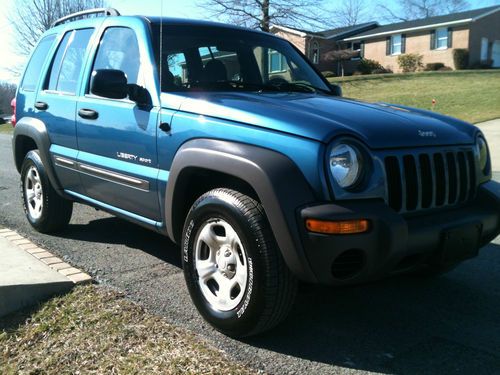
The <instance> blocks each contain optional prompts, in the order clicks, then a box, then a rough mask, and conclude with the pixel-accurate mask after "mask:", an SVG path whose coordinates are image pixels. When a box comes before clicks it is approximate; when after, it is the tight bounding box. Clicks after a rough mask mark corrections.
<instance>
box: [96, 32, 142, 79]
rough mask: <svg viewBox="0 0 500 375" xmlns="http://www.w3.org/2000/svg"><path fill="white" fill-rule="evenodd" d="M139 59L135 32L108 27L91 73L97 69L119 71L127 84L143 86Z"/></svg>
mask: <svg viewBox="0 0 500 375" xmlns="http://www.w3.org/2000/svg"><path fill="white" fill-rule="evenodd" d="M140 68H141V58H140V53H139V43H138V41H137V37H136V35H135V32H134V31H133V30H132V29H129V28H127V27H110V28H108V29H106V31H105V32H104V34H103V36H102V39H101V43H100V44H99V49H98V50H97V55H96V57H95V60H94V65H93V67H92V71H95V70H99V69H116V70H121V71H122V72H124V73H125V75H126V76H127V83H128V84H137V85H140V86H143V79H142V75H141V72H140Z"/></svg>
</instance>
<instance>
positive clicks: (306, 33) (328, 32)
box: [271, 22, 378, 39]
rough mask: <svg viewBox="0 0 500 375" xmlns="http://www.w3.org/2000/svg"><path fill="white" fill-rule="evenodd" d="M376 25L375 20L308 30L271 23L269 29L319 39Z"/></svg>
mask: <svg viewBox="0 0 500 375" xmlns="http://www.w3.org/2000/svg"><path fill="white" fill-rule="evenodd" d="M377 26H378V23H377V22H366V23H362V24H359V25H353V26H343V27H337V28H335V29H330V30H324V31H309V30H304V29H298V28H295V27H293V28H292V27H286V26H278V25H273V26H271V31H275V30H280V31H285V32H288V33H291V34H294V35H298V36H301V37H306V36H310V37H315V38H320V39H341V38H345V37H347V36H350V35H353V34H356V33H359V32H364V31H366V30H369V29H373V28H375V27H377Z"/></svg>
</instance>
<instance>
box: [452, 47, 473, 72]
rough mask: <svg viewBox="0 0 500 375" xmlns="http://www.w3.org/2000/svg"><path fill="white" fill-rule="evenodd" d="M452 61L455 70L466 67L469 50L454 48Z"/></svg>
mask: <svg viewBox="0 0 500 375" xmlns="http://www.w3.org/2000/svg"><path fill="white" fill-rule="evenodd" d="M453 63H454V64H455V69H457V70H462V69H467V66H468V65H469V50H467V49H465V48H456V49H454V50H453Z"/></svg>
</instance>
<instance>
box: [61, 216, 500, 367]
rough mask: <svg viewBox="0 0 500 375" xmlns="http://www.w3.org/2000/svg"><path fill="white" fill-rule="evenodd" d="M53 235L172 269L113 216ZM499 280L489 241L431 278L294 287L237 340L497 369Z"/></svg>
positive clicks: (361, 361)
mask: <svg viewBox="0 0 500 375" xmlns="http://www.w3.org/2000/svg"><path fill="white" fill-rule="evenodd" d="M59 236H61V237H65V238H68V239H74V240H79V241H90V242H97V243H103V244H120V245H125V246H128V247H131V248H134V249H137V250H138V251H144V252H146V253H148V254H150V255H153V256H154V257H157V258H158V259H160V260H162V261H164V262H167V263H169V264H171V265H174V266H175V267H179V268H180V267H181V259H180V251H179V249H178V247H176V246H175V245H174V244H173V243H172V242H170V241H169V240H168V239H166V238H165V237H163V236H161V235H159V234H157V233H154V232H151V231H149V230H147V229H143V228H141V227H138V226H136V225H134V224H130V223H128V222H125V221H122V220H120V219H117V218H112V217H110V218H104V219H98V220H94V221H91V222H90V223H89V224H85V225H78V224H72V225H70V226H69V228H68V229H67V230H66V231H64V232H63V233H61V234H59ZM499 285H500V246H499V245H495V244H490V245H489V246H487V247H486V248H484V249H483V250H482V251H481V255H480V257H479V258H476V259H474V260H471V261H468V262H465V263H464V264H462V265H461V266H459V267H458V268H457V269H456V270H454V271H452V272H450V273H449V274H447V275H444V276H441V277H435V278H417V277H410V276H406V277H398V278H392V279H388V280H384V281H381V282H378V283H374V284H370V285H363V286H356V287H347V288H338V289H333V288H327V287H319V286H311V285H301V287H300V291H299V294H298V297H297V301H296V304H295V306H294V308H293V310H292V312H291V314H290V316H289V317H288V319H287V320H286V321H285V322H284V323H283V324H281V325H280V326H279V327H277V328H276V329H274V330H273V331H271V332H269V333H267V334H265V335H263V336H260V337H256V338H250V339H247V340H244V341H243V343H244V344H249V345H251V346H253V347H256V348H263V349H267V350H269V351H271V352H276V353H281V354H284V355H286V356H291V357H292V359H294V360H305V361H313V362H319V363H322V364H325V365H332V366H339V367H344V368H345V367H347V368H351V369H360V370H368V371H377V372H391V373H398V374H425V373H447V374H455V373H456V374H464V373H475V374H478V373H485V374H486V373H487V374H499V373H500V355H499V351H498V348H500V314H499V312H500V289H499ZM332 371H333V369H332Z"/></svg>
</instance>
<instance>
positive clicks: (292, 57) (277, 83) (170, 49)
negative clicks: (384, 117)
mask: <svg viewBox="0 0 500 375" xmlns="http://www.w3.org/2000/svg"><path fill="white" fill-rule="evenodd" d="M163 27H164V32H163V38H162V41H163V45H162V46H161V48H159V49H158V50H157V54H158V57H160V56H159V54H160V50H161V58H158V60H157V61H158V62H160V61H161V63H162V67H161V69H159V70H160V71H161V77H160V79H161V88H162V91H191V90H192V91H200V90H207V91H214V90H215V91H221V90H222V91H223V90H246V91H263V90H264V91H267V90H268V91H300V92H309V93H310V92H322V91H329V88H328V86H327V85H326V84H325V82H324V81H323V79H322V78H321V77H320V76H319V75H318V74H317V73H316V72H315V71H314V70H313V69H312V68H311V66H310V65H309V63H308V62H307V61H306V60H304V58H303V56H301V55H300V54H299V53H298V52H297V51H296V50H295V49H294V48H293V47H292V45H291V44H290V43H288V42H286V41H284V40H282V39H279V38H276V37H273V36H269V35H266V34H263V33H255V32H252V31H244V30H235V29H225V28H216V27H203V26H202V27H193V26H171V25H166V26H163ZM157 34H159V27H158V25H153V39H154V41H155V43H154V45H155V46H159V39H160V38H159V37H158V36H157Z"/></svg>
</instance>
